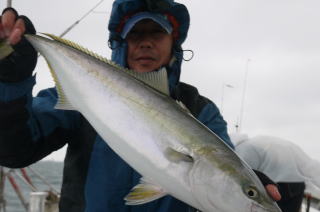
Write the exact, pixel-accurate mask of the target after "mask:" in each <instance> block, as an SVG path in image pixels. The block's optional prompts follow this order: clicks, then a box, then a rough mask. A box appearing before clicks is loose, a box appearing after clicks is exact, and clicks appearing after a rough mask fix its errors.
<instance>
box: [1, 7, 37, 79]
mask: <svg viewBox="0 0 320 212" xmlns="http://www.w3.org/2000/svg"><path fill="white" fill-rule="evenodd" d="M7 10H12V11H14V12H15V13H16V17H17V19H18V18H22V19H23V21H24V23H25V26H26V31H25V33H26V34H27V33H28V34H36V30H35V28H34V26H33V24H32V22H31V21H30V20H29V19H28V18H27V17H26V16H19V15H18V13H17V11H16V10H15V9H13V8H6V9H5V10H4V11H3V12H2V14H3V13H4V12H5V11H7ZM13 49H14V50H15V51H14V52H13V53H12V54H10V55H9V56H8V57H6V58H4V59H2V60H0V81H1V82H20V81H23V80H24V79H26V78H28V77H30V76H31V75H32V72H33V70H34V68H35V67H36V64H37V59H38V55H37V52H36V50H35V49H34V48H33V47H32V46H31V44H30V43H29V42H28V41H27V40H26V39H25V37H22V39H21V41H20V42H19V43H17V44H16V45H14V46H13Z"/></svg>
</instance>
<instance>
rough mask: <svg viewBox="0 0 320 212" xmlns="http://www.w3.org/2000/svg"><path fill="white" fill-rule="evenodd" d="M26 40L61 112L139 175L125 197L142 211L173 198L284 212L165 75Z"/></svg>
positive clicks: (203, 207)
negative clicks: (174, 94) (174, 92)
mask: <svg viewBox="0 0 320 212" xmlns="http://www.w3.org/2000/svg"><path fill="white" fill-rule="evenodd" d="M46 36H47V37H44V36H40V35H25V37H26V39H27V40H28V41H29V42H30V43H31V44H32V45H33V47H34V48H35V49H36V50H37V51H38V52H40V54H41V55H42V56H43V57H44V58H45V59H46V60H47V62H48V65H49V67H50V70H51V74H52V76H53V78H54V81H55V83H56V89H57V93H58V101H57V104H56V106H55V108H56V109H60V110H76V111H79V112H80V113H81V114H82V115H83V116H84V117H85V118H86V119H87V120H88V122H89V123H90V124H91V125H92V126H93V127H94V129H95V130H96V131H97V133H98V134H99V135H100V136H101V137H102V138H103V140H104V141H105V142H106V143H107V144H108V145H109V146H110V147H111V148H112V149H113V151H114V152H116V153H117V154H118V155H119V156H120V157H121V158H122V159H123V160H124V161H126V162H127V163H128V164H129V165H130V166H131V167H132V168H134V169H135V170H136V171H137V172H138V173H140V174H141V176H142V178H141V180H140V183H139V184H138V185H135V186H134V187H133V188H132V189H131V191H130V192H129V193H128V194H127V196H125V197H124V202H125V204H127V205H131V206H134V205H141V204H145V203H148V202H151V201H153V200H156V199H159V198H162V197H164V196H166V195H171V196H173V197H175V198H177V199H179V200H181V201H183V202H185V203H186V204H188V205H190V206H192V207H194V208H196V209H198V210H200V211H203V212H230V211H232V212H234V211H237V212H280V211H281V210H280V209H279V207H278V206H277V204H276V203H275V202H274V201H273V200H272V198H271V197H270V196H269V195H268V194H267V192H266V190H265V188H264V186H263V185H262V184H261V182H260V180H259V179H258V177H257V176H256V175H255V173H254V172H253V171H252V170H251V168H250V167H249V166H248V165H247V164H246V163H245V162H244V161H243V160H242V159H241V158H240V157H239V156H238V155H237V154H236V153H235V152H234V151H233V150H232V149H231V148H230V147H229V146H228V145H226V144H225V143H224V142H223V140H222V139H221V138H219V136H217V135H216V134H215V133H213V132H212V131H211V130H210V129H209V128H207V127H206V126H205V125H203V124H202V123H201V122H199V121H198V120H197V119H196V118H195V117H194V116H193V115H192V114H191V113H190V111H189V110H188V109H187V108H186V107H185V106H183V104H182V103H181V102H177V101H176V100H174V99H173V98H171V97H170V94H169V84H168V76H167V72H166V70H165V69H164V68H163V69H161V70H159V71H154V72H150V73H144V74H142V73H136V72H135V71H133V70H129V69H127V68H123V67H121V66H119V65H117V64H115V63H113V62H112V61H110V60H108V59H106V58H104V57H101V56H99V55H97V54H95V53H93V52H92V51H89V50H88V49H86V48H84V47H82V46H80V45H78V44H76V43H74V42H72V41H68V40H65V39H62V38H60V37H57V36H54V35H50V34H46Z"/></svg>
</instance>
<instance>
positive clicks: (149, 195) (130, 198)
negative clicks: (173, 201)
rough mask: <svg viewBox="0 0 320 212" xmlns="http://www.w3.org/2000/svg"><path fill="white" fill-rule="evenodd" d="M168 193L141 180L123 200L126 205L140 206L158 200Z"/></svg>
mask: <svg viewBox="0 0 320 212" xmlns="http://www.w3.org/2000/svg"><path fill="white" fill-rule="evenodd" d="M167 194H168V193H167V192H166V191H164V189H163V188H161V187H160V186H158V185H156V184H153V183H151V182H148V181H146V180H145V179H141V181H140V184H138V185H136V186H135V187H133V188H132V189H131V191H130V193H129V194H128V195H127V196H126V197H125V198H124V200H125V201H126V205H141V204H145V203H148V202H151V201H153V200H156V199H159V198H161V197H163V196H165V195H167Z"/></svg>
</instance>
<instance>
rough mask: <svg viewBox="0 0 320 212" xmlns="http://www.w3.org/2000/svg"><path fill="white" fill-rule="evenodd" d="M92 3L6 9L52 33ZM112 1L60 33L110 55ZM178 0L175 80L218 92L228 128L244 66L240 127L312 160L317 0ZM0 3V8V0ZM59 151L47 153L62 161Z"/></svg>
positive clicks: (318, 114)
mask: <svg viewBox="0 0 320 212" xmlns="http://www.w3.org/2000/svg"><path fill="white" fill-rule="evenodd" d="M98 2H99V0H97V1H85V0H68V1H62V0H54V1H53V0H28V1H26V0H13V6H14V7H15V8H16V9H17V10H18V11H19V12H20V13H22V14H25V15H27V16H28V17H29V18H30V19H31V20H32V21H33V22H34V24H35V26H36V29H37V31H38V32H48V33H53V34H56V35H59V34H60V33H62V32H63V31H64V30H65V29H66V28H67V27H68V26H70V25H71V24H72V23H74V22H75V21H76V20H78V19H79V18H80V17H81V16H82V15H84V14H85V13H86V12H87V11H88V10H89V9H90V8H92V7H93V6H94V5H95V4H96V3H98ZM112 2H113V1H111V0H105V1H104V3H103V4H101V5H100V6H99V7H98V8H97V9H96V10H95V13H92V14H90V15H89V16H88V17H87V18H86V19H84V20H83V21H82V22H80V24H79V25H78V26H76V27H75V28H74V29H73V30H72V31H71V32H70V33H69V34H67V35H66V38H68V39H70V40H73V41H75V42H78V43H80V44H81V45H83V46H86V47H88V48H89V49H91V50H93V51H95V52H97V53H99V54H101V55H103V56H106V57H107V58H110V51H109V49H108V47H107V37H108V33H107V22H108V19H109V15H110V10H111V4H112ZM179 2H182V3H184V4H186V5H187V7H188V9H189V12H190V15H191V25H190V31H189V35H188V38H187V41H186V42H185V44H184V45H183V47H184V49H192V50H193V51H194V53H195V55H194V58H193V59H192V60H191V61H190V62H185V63H184V64H183V71H182V76H181V79H182V81H185V82H188V83H190V84H192V85H195V86H196V87H198V89H199V91H200V93H201V94H203V95H204V96H206V97H208V98H210V99H211V100H213V101H214V102H215V103H216V104H217V105H218V106H219V107H221V105H222V104H221V102H222V101H221V100H222V97H223V107H222V111H223V115H224V117H225V119H226V120H227V122H228V123H229V132H231V133H232V132H235V127H234V126H235V124H236V123H237V120H238V119H239V117H240V108H241V106H240V105H241V99H242V92H243V88H244V78H245V72H246V70H248V77H247V89H246V92H245V98H244V99H245V101H244V110H243V119H242V126H241V129H242V130H241V132H243V133H247V134H248V135H249V136H250V137H251V136H255V135H258V134H260V135H261V134H264V135H272V136H277V137H281V138H284V139H288V140H291V141H292V142H294V143H296V144H297V145H299V146H300V147H301V148H302V149H303V150H304V151H305V152H306V153H307V154H309V155H310V156H311V157H313V158H315V159H318V160H320V154H319V149H320V141H319V138H318V137H319V136H318V133H319V131H320V109H319V108H320V98H319V92H320V83H318V82H319V81H320V39H319V38H320V27H319V22H320V13H319V9H320V1H318V0H268V1H266V0H264V1H262V0H197V1H196V0H181V1H179ZM0 3H1V4H0V6H1V9H3V8H4V7H5V4H6V0H0ZM248 59H250V61H249V62H248ZM247 65H248V66H247ZM246 67H248V69H247V68H246ZM36 71H37V79H38V85H37V87H36V88H35V92H36V91H38V90H39V89H42V88H46V87H49V86H52V85H53V83H52V80H51V77H50V75H49V72H48V69H47V67H46V65H45V64H44V62H43V60H42V59H41V58H40V60H39V64H38V67H37V69H36ZM225 84H230V85H232V86H233V88H229V87H226V86H224V85H225ZM63 153H64V151H60V152H59V153H57V154H54V155H52V156H50V157H49V158H50V159H52V158H53V159H56V160H62V159H63Z"/></svg>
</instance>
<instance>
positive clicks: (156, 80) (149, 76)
mask: <svg viewBox="0 0 320 212" xmlns="http://www.w3.org/2000/svg"><path fill="white" fill-rule="evenodd" d="M126 71H127V72H128V73H129V74H130V75H131V76H133V77H134V78H136V79H137V80H139V81H141V82H143V83H145V84H147V85H148V86H150V87H152V88H153V89H155V90H157V91H160V92H161V93H163V94H165V95H167V96H169V95H170V92H169V81H168V75H167V70H166V68H161V69H160V70H158V71H152V72H147V73H138V72H135V71H133V70H129V69H127V70H126Z"/></svg>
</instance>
